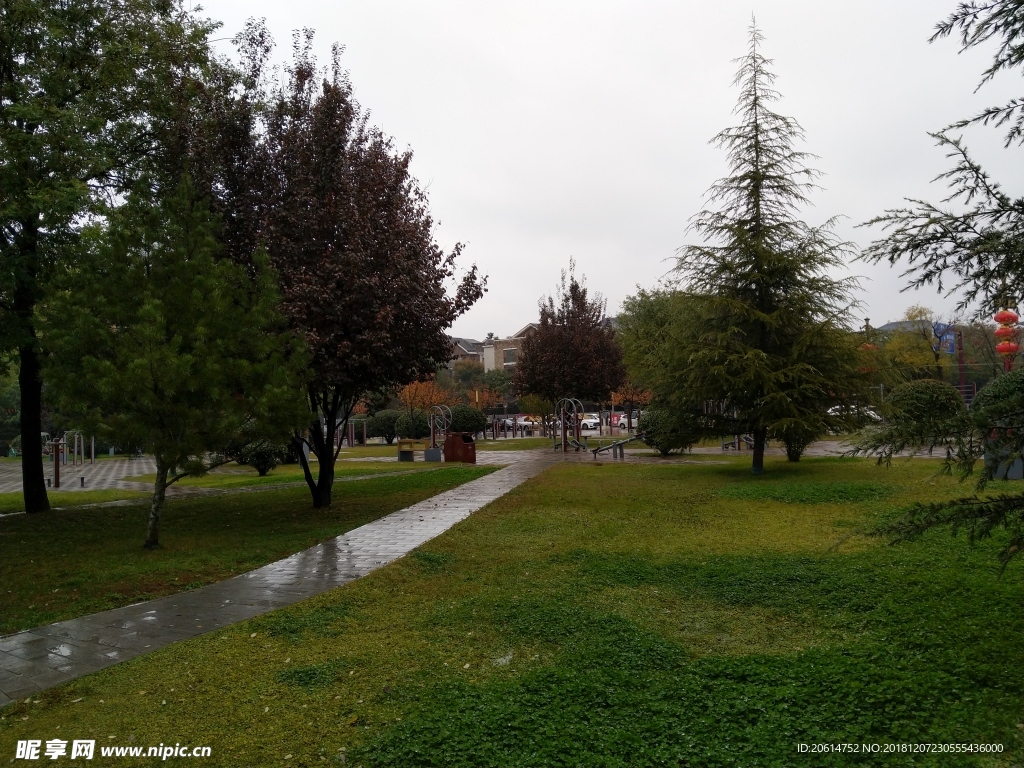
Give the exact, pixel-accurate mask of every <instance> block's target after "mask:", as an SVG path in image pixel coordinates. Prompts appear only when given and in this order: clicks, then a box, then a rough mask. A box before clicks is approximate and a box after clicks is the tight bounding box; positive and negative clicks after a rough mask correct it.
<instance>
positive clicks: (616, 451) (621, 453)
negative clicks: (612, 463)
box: [592, 435, 644, 459]
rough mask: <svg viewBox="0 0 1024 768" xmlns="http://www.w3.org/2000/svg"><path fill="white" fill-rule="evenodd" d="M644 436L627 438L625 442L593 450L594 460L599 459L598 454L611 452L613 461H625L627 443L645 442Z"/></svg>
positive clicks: (618, 441) (617, 442)
mask: <svg viewBox="0 0 1024 768" xmlns="http://www.w3.org/2000/svg"><path fill="white" fill-rule="evenodd" d="M643 439H644V436H643V435H633V437H627V438H626V439H625V440H616V441H615V442H614V443H609V444H608V445H602V446H601V447H600V448H593V449H592V450H593V453H594V458H595V459H596V458H597V454H599V453H601V452H603V451H611V452H612V458H613V459H624V458H626V447H625V446H626V443H632V442H633V441H634V440H643Z"/></svg>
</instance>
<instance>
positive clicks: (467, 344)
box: [452, 336, 482, 355]
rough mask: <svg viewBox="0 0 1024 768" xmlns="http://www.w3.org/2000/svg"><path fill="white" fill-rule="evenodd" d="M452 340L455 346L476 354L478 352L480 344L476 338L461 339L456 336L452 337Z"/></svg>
mask: <svg viewBox="0 0 1024 768" xmlns="http://www.w3.org/2000/svg"><path fill="white" fill-rule="evenodd" d="M452 341H453V342H454V343H455V346H457V347H462V348H463V349H464V350H466V351H467V352H472V353H473V354H477V355H478V354H480V347H481V346H482V345H481V343H480V342H479V341H477V340H476V339H463V338H460V337H457V336H456V337H452Z"/></svg>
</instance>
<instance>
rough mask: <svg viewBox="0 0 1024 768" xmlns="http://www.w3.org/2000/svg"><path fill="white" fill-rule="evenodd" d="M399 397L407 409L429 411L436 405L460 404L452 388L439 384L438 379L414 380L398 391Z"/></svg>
mask: <svg viewBox="0 0 1024 768" xmlns="http://www.w3.org/2000/svg"><path fill="white" fill-rule="evenodd" d="M398 399H399V400H400V401H401V403H402V407H403V408H405V409H406V410H407V411H410V412H412V411H415V410H420V411H428V410H430V409H431V408H432V407H433V406H435V405H447V406H449V407H450V406H453V405H458V403H459V397H458V395H456V394H455V393H454V392H452V391H451V390H450V389H445V388H444V387H440V386H438V384H437V382H436V381H432V380H431V381H414V382H412V383H411V384H406V385H405V386H404V387H402V389H401V390H399V392H398Z"/></svg>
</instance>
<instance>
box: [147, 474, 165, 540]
mask: <svg viewBox="0 0 1024 768" xmlns="http://www.w3.org/2000/svg"><path fill="white" fill-rule="evenodd" d="M166 492H167V467H166V466H165V465H164V463H163V462H162V461H161V460H160V459H159V458H157V460H156V482H155V483H154V484H153V504H152V506H150V508H149V529H148V530H147V531H146V543H145V544H143V545H142V546H143V547H145V548H146V549H156V548H157V547H159V546H160V515H161V514H162V513H163V511H164V497H165V494H166Z"/></svg>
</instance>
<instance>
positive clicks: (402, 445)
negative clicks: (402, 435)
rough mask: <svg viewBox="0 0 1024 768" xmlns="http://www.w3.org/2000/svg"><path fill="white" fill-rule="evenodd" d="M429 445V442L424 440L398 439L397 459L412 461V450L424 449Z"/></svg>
mask: <svg viewBox="0 0 1024 768" xmlns="http://www.w3.org/2000/svg"><path fill="white" fill-rule="evenodd" d="M429 447H430V443H428V442H427V441H426V440H399V441H398V460H399V461H413V460H414V459H413V455H414V454H413V452H414V451H425V450H426V449H427V448H429Z"/></svg>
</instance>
